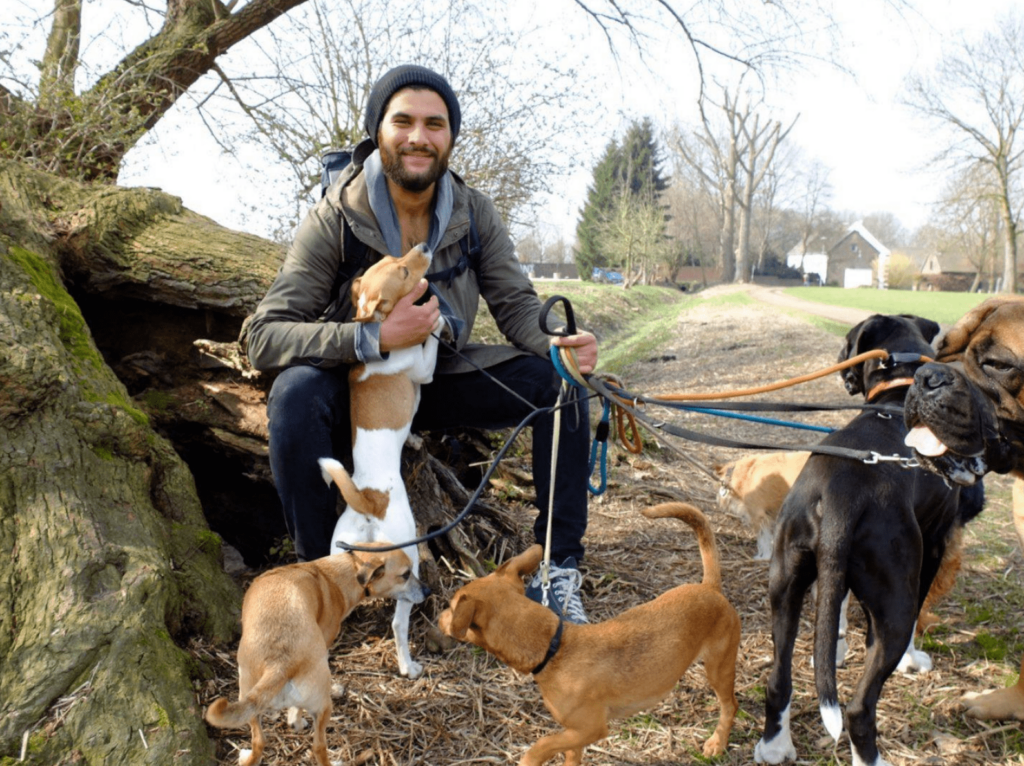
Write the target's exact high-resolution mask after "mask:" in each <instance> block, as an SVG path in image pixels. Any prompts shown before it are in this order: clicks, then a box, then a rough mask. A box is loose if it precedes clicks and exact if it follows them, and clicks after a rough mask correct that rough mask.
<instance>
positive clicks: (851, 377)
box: [838, 318, 871, 396]
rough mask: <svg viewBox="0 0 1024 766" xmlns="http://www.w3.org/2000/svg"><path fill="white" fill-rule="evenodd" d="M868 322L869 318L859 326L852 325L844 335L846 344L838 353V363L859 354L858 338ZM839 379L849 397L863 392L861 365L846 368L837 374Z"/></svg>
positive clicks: (862, 369) (862, 370) (862, 366)
mask: <svg viewBox="0 0 1024 766" xmlns="http://www.w3.org/2000/svg"><path fill="white" fill-rule="evenodd" d="M870 321H871V319H870V318H868V319H865V320H864V321H863V322H861V323H860V324H857V325H854V327H853V329H851V330H850V331H849V332H848V333H846V343H845V344H844V345H843V347H842V349H840V351H839V359H838V361H839V362H840V363H842V362H845V361H846V360H847V359H851V358H853V357H855V356H857V354H858V353H859V352H858V350H857V349H858V347H859V346H860V336H861V335H862V334H863V332H864V327H865V325H867V323H868V322H870ZM839 377H840V378H842V380H843V385H844V386H846V391H847V393H849V394H850V396H856V395H857V394H859V393H861V392H863V391H864V381H863V378H864V365H863V364H856V365H854V366H853V367H847V368H846V369H844V370H842V371H841V372H840V373H839Z"/></svg>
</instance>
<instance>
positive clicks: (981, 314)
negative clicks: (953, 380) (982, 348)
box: [935, 295, 1021, 362]
mask: <svg viewBox="0 0 1024 766" xmlns="http://www.w3.org/2000/svg"><path fill="white" fill-rule="evenodd" d="M1020 301H1021V298H1020V296H1009V295H1005V296H1003V295H1001V296H996V297H994V298H989V299H988V300H985V301H982V302H981V303H979V304H978V305H977V306H975V307H974V308H973V309H971V310H970V311H968V312H967V313H966V314H964V315H963V316H962V317H960V319H959V320H957V323H956V324H955V325H953V326H952V327H950V328H949V329H948V330H946V332H945V334H944V335H943V336H942V337H941V338H939V339H938V341H937V342H936V343H935V353H936V358H937V361H941V362H956V361H959V360H960V359H961V357H962V355H963V352H964V351H965V350H966V348H967V345H968V344H969V343H970V342H971V338H972V337H973V335H974V333H975V331H976V330H977V329H978V328H979V327H980V326H981V325H982V323H983V322H984V321H985V320H986V319H988V318H989V315H991V314H992V313H993V312H994V311H996V310H997V309H998V308H999V307H1000V306H1004V305H1006V304H1007V303H1019V302H1020Z"/></svg>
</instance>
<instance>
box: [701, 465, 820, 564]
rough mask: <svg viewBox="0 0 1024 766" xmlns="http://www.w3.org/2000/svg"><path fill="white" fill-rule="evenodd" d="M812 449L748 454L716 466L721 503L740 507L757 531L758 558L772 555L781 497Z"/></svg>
mask: <svg viewBox="0 0 1024 766" xmlns="http://www.w3.org/2000/svg"><path fill="white" fill-rule="evenodd" d="M810 455H811V453H810V452H769V453H767V454H759V455H747V456H745V457H741V458H739V459H738V460H732V461H730V462H728V463H724V464H719V465H716V466H715V467H714V469H715V473H716V474H718V479H719V482H720V487H719V490H718V507H719V508H720V509H722V510H723V511H731V510H733V509H734V508H737V507H738V508H739V509H741V510H742V511H743V514H744V515H745V516H746V517H747V520H748V521H749V522H750V526H752V527H753V528H754V530H755V531H756V532H757V555H756V556H754V558H755V559H756V560H758V561H767V560H768V559H770V558H771V557H772V532H773V531H774V529H775V520H776V519H777V518H778V517H779V510H780V509H781V508H782V501H783V500H785V499H786V495H787V494H789V488H790V487H792V486H793V482H794V481H796V477H797V476H799V475H800V472H801V471H802V470H803V469H804V464H805V463H807V458H808V457H810Z"/></svg>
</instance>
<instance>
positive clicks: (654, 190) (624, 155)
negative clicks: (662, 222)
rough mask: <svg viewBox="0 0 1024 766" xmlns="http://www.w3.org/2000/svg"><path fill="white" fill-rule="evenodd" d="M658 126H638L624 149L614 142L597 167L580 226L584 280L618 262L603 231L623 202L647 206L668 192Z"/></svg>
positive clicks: (578, 265)
mask: <svg viewBox="0 0 1024 766" xmlns="http://www.w3.org/2000/svg"><path fill="white" fill-rule="evenodd" d="M660 166H661V160H660V159H659V158H658V145H657V142H656V141H655V138H654V126H653V124H652V123H651V120H650V119H649V118H644V120H643V121H642V122H634V123H633V124H632V125H630V126H629V128H628V129H627V131H626V135H625V138H624V139H623V141H622V143H621V145H620V144H619V143H618V142H617V141H616V140H615V139H612V140H611V141H610V142H609V143H608V146H607V148H606V149H605V152H604V155H603V156H602V157H601V159H600V160H599V161H598V163H597V165H596V166H595V167H594V183H593V184H592V185H591V186H590V187H589V188H588V189H587V201H586V203H585V204H584V206H583V208H582V209H581V210H580V220H579V223H578V224H577V225H576V268H577V270H578V271H579V274H580V277H581V278H583V279H590V278H591V274H592V272H593V270H594V267H596V266H601V267H607V266H610V265H614V264H615V263H616V262H617V260H618V258H617V257H616V254H615V253H610V252H607V244H608V243H607V242H605V238H604V236H603V234H602V227H603V226H604V224H605V223H606V222H607V220H608V218H609V216H611V215H612V213H613V211H614V210H615V209H616V206H617V205H618V204H619V198H620V197H621V196H622V195H623V194H626V195H629V196H630V197H633V198H635V199H636V200H637V201H638V202H640V203H643V204H651V203H654V202H656V201H657V199H658V196H659V195H660V194H661V192H662V191H664V190H665V189H666V188H668V179H667V178H665V176H664V175H662V172H661V168H660Z"/></svg>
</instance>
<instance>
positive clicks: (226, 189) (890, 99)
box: [0, 0, 1020, 242]
mask: <svg viewBox="0 0 1024 766" xmlns="http://www.w3.org/2000/svg"><path fill="white" fill-rule="evenodd" d="M425 1H429V0H425ZM111 2H114V0H93V3H95V4H96V5H108V4H110V3H111ZM751 2H753V3H759V2H760V0H751ZM823 2H827V0H823ZM25 3H26V0H0V11H3V10H4V6H7V5H8V4H12V8H13V7H14V6H21V7H24V6H25ZM1015 4H1016V5H1018V6H1019V5H1020V0H969V1H966V0H920V2H918V3H917V5H918V6H919V7H918V9H917V11H916V12H908V13H906V14H904V15H902V16H901V15H899V14H896V13H894V12H893V11H892V6H891V2H888V3H887V2H884V0H858V2H856V3H854V2H849V1H848V0H832V5H833V13H834V14H835V16H836V17H837V19H838V20H839V23H840V27H841V35H840V39H839V41H838V47H837V49H836V54H837V56H838V57H839V58H840V59H841V60H842V61H843V63H844V64H845V65H846V66H847V67H848V68H849V69H850V70H851V71H850V73H849V74H847V73H843V72H840V71H838V70H836V69H834V68H831V67H829V66H827V65H825V64H820V63H819V64H814V65H811V66H808V67H805V68H804V69H802V70H799V71H793V72H790V73H789V76H787V77H785V78H782V79H780V80H779V81H778V82H777V83H776V86H775V87H774V88H773V89H772V95H771V101H770V109H769V113H770V114H771V115H772V116H773V117H775V118H777V119H779V120H781V121H782V122H783V124H788V123H790V122H792V121H793V119H794V118H796V123H795V126H794V128H793V130H792V132H791V133H790V136H789V141H791V142H792V143H795V144H797V145H799V146H801V147H802V149H803V151H804V154H805V155H806V156H807V157H808V158H811V159H816V160H818V161H820V162H821V163H822V164H824V165H825V166H827V167H829V168H830V169H831V174H830V182H831V185H832V191H833V193H832V198H831V200H830V202H829V204H830V206H831V207H832V208H833V209H835V210H840V211H850V212H851V213H854V214H859V215H866V214H871V213H876V212H890V213H892V214H894V215H895V216H896V217H897V218H898V219H899V220H900V221H901V223H902V224H903V225H904V227H906V228H908V229H910V230H913V229H914V228H916V227H918V226H920V225H922V224H923V223H925V221H926V219H927V216H928V211H929V206H930V204H931V203H932V202H933V201H934V200H935V197H936V194H937V192H938V191H939V190H940V189H941V185H942V181H941V178H940V177H939V176H937V175H936V173H935V172H934V171H933V170H930V169H928V167H927V161H928V159H929V158H930V157H931V156H932V155H933V154H934V152H935V150H936V148H937V147H936V146H935V144H934V143H933V138H934V131H933V130H930V129H928V128H927V127H925V126H923V125H922V124H921V123H919V122H917V121H916V119H915V118H913V117H912V116H911V115H910V114H909V112H908V111H907V109H906V108H905V107H902V106H900V105H899V103H898V97H899V94H900V92H901V87H902V83H903V81H904V78H905V77H906V75H907V74H908V73H909V72H911V71H913V70H921V71H927V70H930V69H931V68H932V67H933V66H934V64H935V62H936V61H937V59H938V57H939V55H940V53H941V51H942V45H943V44H944V43H946V44H948V43H949V41H950V39H951V37H952V36H955V35H957V34H960V33H963V34H964V35H966V36H968V37H970V36H973V35H976V34H977V33H979V32H980V31H982V30H984V29H986V28H992V27H993V26H994V23H995V19H996V17H997V16H998V15H999V14H1001V13H1005V12H1006V11H1007V10H1008V9H1009V8H1011V7H1013V6H1014V5H1015ZM509 5H510V7H511V8H512V9H513V10H512V11H510V12H513V13H519V14H521V18H524V19H529V20H530V21H532V22H533V23H536V24H538V25H541V26H542V27H544V28H546V29H549V30H551V34H552V41H551V44H552V45H560V44H561V42H560V39H559V30H564V29H565V28H566V25H570V24H571V25H573V28H574V29H576V30H580V29H582V30H583V31H584V32H585V37H584V41H583V43H582V44H580V45H579V51H578V55H579V62H580V66H584V67H586V68H587V70H588V71H589V72H590V73H591V74H594V75H596V76H597V77H598V78H599V80H600V82H601V83H602V87H601V89H600V94H599V99H600V101H599V103H595V104H593V106H592V109H591V110H590V114H591V117H592V119H591V120H590V121H589V122H588V124H586V125H583V126H579V125H570V126H568V127H567V129H569V130H573V131H576V132H577V133H578V135H577V136H576V137H575V141H574V146H575V147H576V149H577V152H578V157H577V158H578V159H579V161H580V165H581V169H580V170H579V171H577V172H574V173H573V174H571V175H569V176H567V177H564V178H560V179H559V180H558V184H557V193H556V194H555V195H553V196H552V197H551V198H548V199H546V200H545V201H544V204H543V205H542V209H541V221H540V224H541V226H542V227H543V229H544V230H545V232H546V235H547V236H548V237H549V238H557V237H559V236H561V237H563V238H564V239H566V240H567V241H570V242H571V241H572V238H573V233H574V231H575V226H576V221H577V218H578V211H579V209H580V207H581V206H582V205H583V203H584V200H585V198H586V191H587V186H588V184H589V183H590V180H591V175H590V172H591V170H592V168H593V166H594V164H595V163H596V162H597V160H598V159H599V158H600V157H601V155H602V153H603V152H604V150H605V147H606V146H607V144H608V142H609V141H610V140H611V139H612V138H617V137H621V136H622V134H623V133H624V132H625V129H626V127H627V126H628V124H629V122H630V121H631V120H634V119H641V118H643V117H645V116H646V117H651V118H652V119H653V120H654V122H655V126H656V127H657V128H659V129H668V128H670V127H671V126H672V125H675V124H681V125H684V126H686V125H695V124H696V119H697V112H696V107H695V96H696V81H697V80H696V76H695V70H694V67H693V60H692V55H691V54H690V52H689V50H688V49H687V46H686V45H685V44H684V43H682V42H680V39H679V36H678V32H677V31H676V30H674V29H671V28H666V30H665V34H664V36H663V37H661V38H660V39H659V38H658V35H657V33H655V36H654V37H653V38H652V39H651V40H649V41H648V45H647V46H646V47H647V50H648V51H649V52H653V55H648V56H647V58H646V60H645V61H643V62H641V61H639V60H638V59H637V57H636V56H635V55H633V54H632V53H630V52H629V49H628V46H620V47H619V48H618V53H619V55H618V56H617V57H616V56H613V55H612V54H611V52H610V51H609V48H608V44H607V42H606V41H605V39H604V37H603V34H602V33H601V32H600V31H599V30H598V29H597V28H596V26H594V25H593V24H592V23H591V22H589V21H587V20H586V19H585V17H583V16H582V15H581V13H580V12H579V9H578V7H577V6H576V4H575V3H574V2H571V0H563V1H562V2H551V0H515V2H514V3H510V4H509ZM94 7H95V6H94ZM120 7H123V6H120ZM87 10H88V6H87ZM0 15H6V14H3V13H0ZM86 18H89V16H88V14H87V15H86ZM587 25H589V30H588V26H587ZM705 63H706V64H709V59H707V58H705ZM713 66H714V64H713V62H711V63H710V64H709V67H710V68H711V73H712V74H713ZM453 85H455V87H456V90H458V85H457V84H453ZM180 104H181V107H180V108H179V107H175V109H173V110H172V111H171V112H170V113H169V114H168V115H167V116H165V117H164V119H163V120H161V123H160V124H159V125H158V128H157V130H156V131H155V133H154V135H153V136H151V137H150V138H149V139H148V140H145V141H144V142H143V143H142V144H141V145H140V146H139V147H138V148H136V149H134V150H133V151H132V152H131V153H130V154H129V156H128V157H127V160H126V163H125V166H124V168H123V170H122V173H121V177H120V179H119V182H120V183H122V184H123V185H129V186H153V187H159V188H162V189H164V190H165V191H167V192H170V193H172V194H175V195H177V196H179V197H181V198H182V200H183V202H184V204H185V205H186V206H187V207H189V208H191V209H193V210H195V211H197V212H199V213H202V214H204V215H207V216H209V217H211V218H213V219H214V220H216V221H218V222H219V223H221V224H223V225H225V226H228V227H230V228H235V229H242V230H247V231H251V232H252V233H255V234H261V235H267V234H269V230H261V228H263V227H261V221H264V220H266V221H269V220H270V218H271V216H272V214H273V213H275V212H276V211H274V210H272V209H269V207H270V205H271V204H276V203H272V202H271V200H270V199H269V198H268V196H267V195H266V193H265V190H263V189H262V184H263V183H266V184H273V183H274V182H275V179H274V178H273V176H272V174H269V173H268V177H267V178H266V179H257V180H256V181H252V180H251V179H246V180H244V181H242V180H240V176H239V170H238V165H237V164H236V161H235V160H233V159H231V158H229V157H226V156H224V155H223V154H222V153H221V152H220V150H219V148H218V147H217V146H216V144H215V143H214V141H213V139H212V138H211V137H210V136H209V135H208V133H207V132H206V131H205V130H204V129H203V128H202V127H201V126H199V125H198V124H197V121H196V120H195V119H194V117H193V116H192V115H190V114H189V112H188V111H187V106H186V104H187V102H186V100H182V102H180ZM797 115H799V117H797ZM249 159H253V156H251V157H250V158H249ZM268 226H269V224H268Z"/></svg>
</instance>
